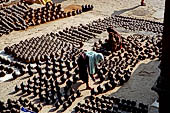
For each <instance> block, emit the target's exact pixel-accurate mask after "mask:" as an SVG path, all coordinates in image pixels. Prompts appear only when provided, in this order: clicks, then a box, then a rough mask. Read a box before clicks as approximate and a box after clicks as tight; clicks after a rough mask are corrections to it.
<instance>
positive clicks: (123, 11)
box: [111, 5, 140, 16]
mask: <svg viewBox="0 0 170 113" xmlns="http://www.w3.org/2000/svg"><path fill="white" fill-rule="evenodd" d="M139 6H140V5H137V6H135V7H132V8H128V9H122V10H119V11H114V13H112V15H111V16H115V15H121V14H123V13H125V12H127V11H130V10H134V9H136V8H138V7H139Z"/></svg>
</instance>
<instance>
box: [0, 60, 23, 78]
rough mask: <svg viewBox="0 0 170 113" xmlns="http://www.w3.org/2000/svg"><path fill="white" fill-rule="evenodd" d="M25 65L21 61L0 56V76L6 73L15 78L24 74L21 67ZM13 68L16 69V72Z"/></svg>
mask: <svg viewBox="0 0 170 113" xmlns="http://www.w3.org/2000/svg"><path fill="white" fill-rule="evenodd" d="M25 67H26V66H25V65H24V64H22V63H19V62H16V61H12V60H9V59H6V58H4V57H0V77H4V76H6V75H7V74H12V76H13V79H15V78H17V77H19V76H21V75H23V74H25V73H24V71H22V69H24V68H25ZM14 69H17V70H18V72H16V71H15V70H14Z"/></svg>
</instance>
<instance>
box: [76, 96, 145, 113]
mask: <svg viewBox="0 0 170 113" xmlns="http://www.w3.org/2000/svg"><path fill="white" fill-rule="evenodd" d="M74 111H75V113H78V112H86V113H93V112H102V113H105V112H107V113H121V112H132V113H136V112H141V113H148V105H145V104H143V103H139V105H138V106H137V105H136V102H135V101H131V100H126V99H119V98H115V97H106V96H102V97H101V98H98V97H96V98H95V97H93V96H91V97H89V98H87V99H85V103H84V104H81V103H78V105H77V106H76V107H75V108H74Z"/></svg>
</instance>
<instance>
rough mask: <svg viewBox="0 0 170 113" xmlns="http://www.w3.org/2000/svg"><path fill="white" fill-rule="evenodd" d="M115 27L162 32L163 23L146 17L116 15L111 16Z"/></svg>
mask: <svg viewBox="0 0 170 113" xmlns="http://www.w3.org/2000/svg"><path fill="white" fill-rule="evenodd" d="M111 21H112V22H113V25H114V26H115V27H123V28H125V29H127V30H131V31H146V32H153V33H162V32H163V24H162V23H160V22H154V21H149V20H144V19H136V18H131V17H123V16H115V17H112V18H111Z"/></svg>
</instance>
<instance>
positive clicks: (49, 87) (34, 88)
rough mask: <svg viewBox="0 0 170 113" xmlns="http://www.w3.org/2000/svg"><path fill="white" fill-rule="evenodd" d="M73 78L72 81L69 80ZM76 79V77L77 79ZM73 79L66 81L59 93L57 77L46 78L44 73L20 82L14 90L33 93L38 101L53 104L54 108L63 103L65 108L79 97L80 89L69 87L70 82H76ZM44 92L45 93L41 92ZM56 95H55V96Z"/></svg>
mask: <svg viewBox="0 0 170 113" xmlns="http://www.w3.org/2000/svg"><path fill="white" fill-rule="evenodd" d="M71 80H73V81H71ZM77 80H78V79H77ZM77 80H76V81H77ZM76 81H75V79H74V77H73V79H70V80H69V79H68V80H67V81H66V86H65V87H63V89H64V92H62V93H61V90H60V89H61V88H62V87H60V86H59V84H60V83H59V82H58V81H57V79H53V78H52V77H51V78H50V79H47V77H46V75H41V76H34V77H33V78H32V79H29V80H28V81H27V83H23V82H22V83H21V84H20V86H17V85H16V86H15V92H18V91H20V90H21V91H22V94H27V95H30V94H33V96H34V97H38V99H39V100H40V102H45V103H46V104H47V105H49V104H55V107H56V109H58V108H59V107H60V105H63V108H64V109H63V110H65V109H66V108H67V107H69V106H68V104H69V105H70V103H72V102H73V101H74V100H75V99H76V98H78V97H80V94H81V93H80V91H76V92H75V91H73V89H72V88H71V86H72V84H74V83H76ZM43 92H45V93H43ZM63 94H64V96H62V95H63ZM55 95H57V97H56V96H55Z"/></svg>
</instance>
